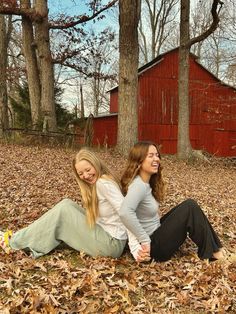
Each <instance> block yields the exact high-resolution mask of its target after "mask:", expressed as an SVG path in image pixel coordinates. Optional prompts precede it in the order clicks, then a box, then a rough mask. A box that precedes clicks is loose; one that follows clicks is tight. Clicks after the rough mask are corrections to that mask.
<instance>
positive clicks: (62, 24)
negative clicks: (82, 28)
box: [49, 0, 118, 29]
mask: <svg viewBox="0 0 236 314" xmlns="http://www.w3.org/2000/svg"><path fill="white" fill-rule="evenodd" d="M117 2H118V0H113V1H111V2H109V3H108V4H107V5H105V6H104V7H102V8H101V9H100V10H98V11H97V12H95V13H94V14H93V15H91V16H87V15H82V16H79V19H77V20H76V21H70V22H67V23H66V22H65V21H64V22H61V21H58V22H56V21H55V22H51V23H50V24H49V28H50V29H67V28H70V27H74V26H76V25H78V24H82V23H85V22H88V21H91V20H93V19H94V18H95V17H97V16H98V15H100V14H101V13H102V12H104V11H106V10H107V9H109V8H111V7H112V6H114V5H115V4H116V3H117ZM56 23H58V24H56Z"/></svg>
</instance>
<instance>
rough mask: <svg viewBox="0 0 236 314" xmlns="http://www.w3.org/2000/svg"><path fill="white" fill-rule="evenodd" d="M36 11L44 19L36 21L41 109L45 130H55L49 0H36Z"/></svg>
mask: <svg viewBox="0 0 236 314" xmlns="http://www.w3.org/2000/svg"><path fill="white" fill-rule="evenodd" d="M35 12H36V14H38V15H39V16H41V17H42V19H40V20H37V21H36V22H35V34H36V36H35V40H36V46H37V51H38V60H39V64H40V67H39V68H40V78H41V110H42V117H43V125H44V131H46V130H50V131H55V130H56V128H57V122H56V111H55V99H54V73H53V63H52V56H51V51H50V39H49V24H48V7H47V1H46V0H35Z"/></svg>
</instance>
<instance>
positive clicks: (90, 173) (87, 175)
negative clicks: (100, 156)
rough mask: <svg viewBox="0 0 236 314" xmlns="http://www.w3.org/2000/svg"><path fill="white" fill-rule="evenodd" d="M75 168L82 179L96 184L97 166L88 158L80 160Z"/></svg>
mask: <svg viewBox="0 0 236 314" xmlns="http://www.w3.org/2000/svg"><path fill="white" fill-rule="evenodd" d="M75 169H76V171H77V173H78V176H79V178H80V179H81V180H83V181H84V182H86V183H88V184H94V183H95V182H96V181H97V173H96V170H95V168H94V167H93V166H92V164H91V163H90V162H88V161H87V160H80V161H78V162H77V163H76V164H75Z"/></svg>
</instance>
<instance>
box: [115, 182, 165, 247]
mask: <svg viewBox="0 0 236 314" xmlns="http://www.w3.org/2000/svg"><path fill="white" fill-rule="evenodd" d="M158 207H159V203H158V202H157V201H156V200H155V198H154V197H153V195H152V190H151V187H150V185H149V183H145V182H144V181H143V180H142V179H141V177H140V176H137V177H135V179H134V180H133V182H132V183H131V184H130V186H129V188H128V192H127V195H126V196H125V198H124V201H123V203H122V205H121V209H120V212H119V215H120V218H121V221H122V222H123V224H124V225H125V227H126V228H127V229H128V230H129V231H130V232H131V233H132V234H133V235H134V236H135V237H136V239H137V240H138V242H139V243H141V244H142V243H149V242H151V240H150V235H151V234H152V233H153V232H154V231H155V230H156V229H157V228H158V227H159V226H160V217H159V214H158Z"/></svg>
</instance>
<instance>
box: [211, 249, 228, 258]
mask: <svg viewBox="0 0 236 314" xmlns="http://www.w3.org/2000/svg"><path fill="white" fill-rule="evenodd" d="M212 257H213V258H215V259H222V258H224V257H225V254H224V251H223V249H220V250H219V251H218V252H214V253H213V255H212Z"/></svg>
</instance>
